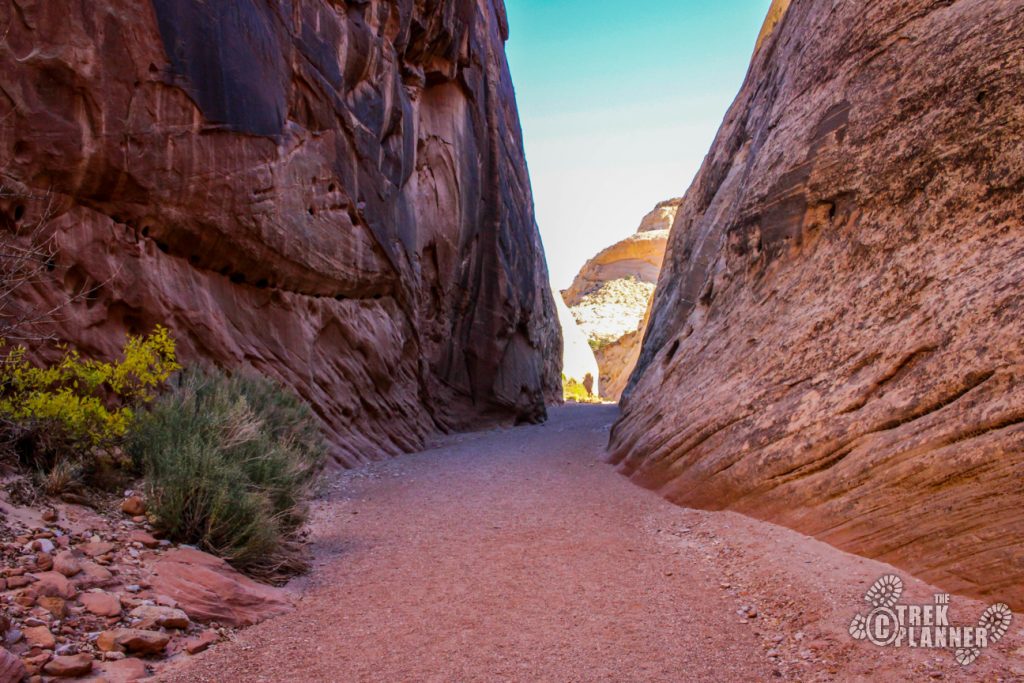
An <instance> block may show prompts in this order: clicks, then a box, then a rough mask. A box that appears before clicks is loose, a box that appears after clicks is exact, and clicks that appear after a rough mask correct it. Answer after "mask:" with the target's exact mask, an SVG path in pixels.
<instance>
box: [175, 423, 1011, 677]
mask: <svg viewBox="0 0 1024 683" xmlns="http://www.w3.org/2000/svg"><path fill="white" fill-rule="evenodd" d="M616 411H617V409H616V408H615V407H613V406H596V407H595V406H571V407H565V408H558V409H555V410H553V411H552V418H551V420H550V421H549V422H548V423H547V424H546V425H541V426H535V427H520V428H516V429H504V430H495V431H491V432H482V433H477V434H469V435H459V436H455V437H451V438H448V439H446V440H445V441H444V442H443V443H442V444H440V445H439V446H438V447H437V448H434V449H433V450H430V451H427V452H424V453H421V454H417V455H411V456H404V457H401V458H397V459H394V460H391V461H388V462H384V463H379V464H376V465H373V466H370V467H367V468H364V469H361V470H356V471H350V472H343V473H339V474H338V475H336V476H335V477H334V479H333V480H332V482H331V484H330V492H329V494H328V495H326V496H325V498H324V499H322V500H321V501H318V503H317V506H316V511H315V515H314V520H315V521H314V525H313V535H312V538H313V541H314V543H315V549H316V550H315V552H316V556H317V562H316V567H315V569H314V571H313V572H312V573H311V574H310V575H309V576H308V577H305V578H303V579H301V580H299V581H296V582H294V583H293V585H292V589H293V590H294V591H295V592H296V596H297V608H296V610H295V611H294V612H292V613H290V614H288V615H285V616H283V617H279V618H276V619H272V620H270V621H268V622H265V623H263V624H260V625H259V626H256V627H254V628H251V629H248V630H246V631H243V632H241V633H240V634H239V635H238V637H237V638H236V640H235V641H234V642H231V643H225V644H223V645H220V646H218V647H215V648H214V649H212V650H211V651H209V652H207V653H204V654H202V655H199V656H197V657H194V658H191V659H181V660H178V661H177V662H173V663H171V665H170V666H169V667H168V668H167V669H166V670H165V671H164V672H163V675H162V679H163V680H167V681H346V682H347V681H478V680H479V681H484V680H515V681H584V680H586V681H591V680H601V681H639V680H657V681H697V680H707V681H732V680H741V681H749V680H757V681H760V680H844V681H845V680H892V679H895V678H897V677H898V678H900V679H907V680H928V679H941V678H945V679H947V680H963V679H975V678H977V679H984V680H1000V679H1002V680H1024V657H1022V655H1024V649H1022V645H1024V637H1022V635H1024V634H1022V631H1021V626H1022V623H1021V622H1020V621H1018V622H1017V623H1015V624H1014V626H1013V629H1012V632H1011V634H1010V635H1009V636H1008V637H1007V638H1005V639H1004V640H1003V641H1002V642H1000V643H999V645H998V646H996V647H995V648H990V649H989V650H987V651H986V652H984V653H983V654H982V656H981V658H980V659H979V661H978V662H977V663H976V664H975V665H974V666H972V667H971V668H970V669H969V670H968V669H963V668H962V667H960V666H959V665H958V664H956V663H955V662H954V661H953V656H952V654H951V653H950V652H948V651H934V650H932V651H921V650H914V651H910V650H907V649H901V650H892V649H888V650H882V649H879V648H875V647H873V646H871V645H867V644H865V643H863V642H855V641H853V640H852V639H851V638H850V636H849V635H848V634H847V633H846V629H847V626H848V624H849V622H850V619H851V618H852V616H853V615H854V614H855V613H857V612H858V611H861V606H862V605H863V604H864V603H863V602H862V596H863V594H864V592H865V590H866V589H867V587H868V586H870V584H871V583H872V582H873V581H874V580H875V579H877V578H878V577H879V576H881V575H882V574H883V573H886V572H889V571H893V570H892V569H891V568H890V567H888V566H886V565H882V564H880V563H876V562H872V561H869V560H864V559H862V558H858V557H854V556H850V555H847V554H845V553H841V552H839V551H837V550H835V549H833V548H831V547H829V546H826V545H824V544H821V543H818V542H816V541H814V540H812V539H808V538H806V537H804V536H800V535H799V534H795V533H793V532H791V531H788V530H785V529H781V528H779V527H775V526H773V525H770V524H765V523H763V522H757V521H754V520H751V519H748V518H745V517H741V516H739V515H735V514H732V513H708V512H698V511H693V510H686V509H683V508H678V507H675V506H672V505H670V504H668V503H666V502H665V501H663V500H662V499H660V498H659V497H658V496H657V495H655V494H654V493H651V492H649V491H645V490H642V489H640V488H637V487H636V486H634V485H633V484H631V483H630V482H629V481H627V480H626V479H625V478H623V477H621V476H619V475H618V474H616V473H615V471H614V470H613V469H612V468H611V467H610V466H608V465H606V464H604V463H603V462H602V458H603V457H604V445H605V443H606V441H607V436H608V428H609V426H610V424H611V422H612V421H613V420H614V419H615V416H616ZM903 576H904V579H906V580H907V583H908V593H909V596H910V597H909V598H908V599H905V601H909V600H913V599H920V600H922V601H924V602H931V597H930V596H931V592H932V591H933V589H931V588H929V587H928V586H926V585H924V584H922V583H920V582H917V581H915V580H913V579H911V577H908V576H906V574H903ZM983 608H984V606H983V605H979V604H978V603H974V602H972V601H969V600H966V599H961V598H956V597H954V604H953V605H952V606H951V608H950V616H951V618H952V620H954V621H960V622H963V623H965V624H966V623H973V622H975V621H976V619H977V617H978V615H979V614H980V613H981V610H982V609H983ZM958 615H959V616H958Z"/></svg>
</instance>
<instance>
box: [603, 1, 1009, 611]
mask: <svg viewBox="0 0 1024 683" xmlns="http://www.w3.org/2000/svg"><path fill="white" fill-rule="evenodd" d="M1022 340H1024V4H1022V3H1019V2H997V1H994V0H961V1H959V2H950V1H949V0H910V1H900V2H897V1H896V0H870V1H869V0H856V1H851V2H839V3H836V2H832V1H831V0H806V1H802V2H793V3H792V4H790V3H788V2H776V3H774V5H773V10H772V16H770V17H769V22H768V24H766V29H765V31H764V32H763V33H762V37H761V38H760V42H759V47H758V49H757V51H756V53H755V55H754V58H753V63H752V65H751V67H750V71H749V73H748V75H747V78H746V82H745V83H744V85H743V87H742V90H741V91H740V94H739V96H738V98H737V99H736V101H735V103H734V104H733V106H732V108H731V109H730V110H729V112H728V114H727V115H726V118H725V121H724V124H723V126H722V128H721V130H720V131H719V133H718V136H717V138H716V140H715V142H714V145H713V147H712V149H711V151H710V153H709V155H708V157H707V159H706V160H705V163H704V166H703V168H702V170H701V171H700V173H699V175H698V176H697V178H696V180H695V182H694V184H693V185H692V186H691V187H690V189H689V191H688V192H687V194H686V197H685V201H684V203H683V205H682V207H681V208H680V210H679V214H678V216H677V217H676V219H675V224H674V227H673V229H672V234H671V237H670V239H669V244H668V252H667V255H666V259H665V265H664V268H663V270H662V273H661V277H660V280H659V282H658V288H657V292H656V294H655V298H654V303H653V306H652V310H651V314H650V323H649V326H648V329H647V333H646V338H645V340H644V344H643V349H642V352H641V354H640V358H639V361H638V366H637V370H636V372H635V373H634V375H633V378H632V384H631V387H630V389H628V390H627V398H626V399H625V400H624V402H623V413H622V417H621V419H620V421H619V422H618V423H617V424H616V426H615V428H614V430H613V433H612V438H611V448H612V451H613V459H614V461H615V462H617V463H619V464H620V467H621V468H622V470H623V471H624V472H625V473H627V474H628V475H630V476H631V477H632V478H633V479H634V480H635V481H637V482H639V483H641V484H643V485H645V486H648V487H651V488H653V489H656V490H658V491H660V492H661V493H662V494H664V495H665V496H667V497H668V498H669V499H671V500H673V501H675V502H677V503H680V504H683V505H689V506H695V507H701V508H707V509H731V510H736V511H739V512H743V513H746V514H749V515H752V516H754V517H758V518H761V519H767V520H771V521H774V522H778V523H781V524H784V525H786V526H789V527H791V528H794V529H797V530H799V531H802V532H806V533H808V534H812V535H814V536H816V537H818V538H820V539H823V540H825V541H827V542H829V543H831V544H833V545H836V546H838V547H840V548H843V549H845V550H848V551H852V552H855V553H859V554H862V555H866V556H869V557H873V558H878V559H881V560H883V561H886V562H890V563H892V564H894V565H896V566H898V567H901V568H903V569H906V570H908V571H911V572H913V573H914V574H916V575H917V576H919V577H921V578H923V579H925V580H928V581H931V582H934V583H936V584H938V585H939V586H942V587H944V588H946V589H948V590H951V591H955V592H962V593H966V594H969V595H975V596H979V597H985V598H990V599H993V600H1003V601H1009V602H1010V603H1011V605H1013V606H1015V607H1017V608H1024V544H1022V543H1021V542H1020V539H1021V534H1022V533H1024V487H1022V486H1021V482H1022V481H1024V341H1022Z"/></svg>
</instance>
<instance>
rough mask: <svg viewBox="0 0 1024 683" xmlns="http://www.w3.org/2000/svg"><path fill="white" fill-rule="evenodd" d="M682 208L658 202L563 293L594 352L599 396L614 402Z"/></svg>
mask: <svg viewBox="0 0 1024 683" xmlns="http://www.w3.org/2000/svg"><path fill="white" fill-rule="evenodd" d="M681 204H682V200H681V199H669V200H666V201H663V202H660V203H658V205H657V206H655V207H654V209H652V210H651V211H650V212H649V213H648V214H647V215H646V216H644V217H643V219H642V220H641V221H640V227H639V228H637V230H636V232H635V233H633V234H632V235H630V236H629V237H627V238H625V239H623V240H620V241H618V242H616V243H615V244H613V245H611V246H610V247H607V248H606V249H603V250H601V252H600V253H599V254H597V255H596V256H594V257H593V258H592V259H590V260H589V261H587V262H586V263H585V264H584V266H583V268H581V269H580V272H579V273H578V274H577V275H576V278H575V279H574V280H573V282H572V285H571V286H570V287H569V288H568V289H566V290H565V291H564V292H562V298H563V300H564V301H565V303H566V305H568V306H570V307H571V309H572V314H573V317H574V318H575V320H576V322H577V323H578V324H579V326H580V329H582V330H583V332H584V333H585V334H586V336H587V338H588V339H589V340H590V344H591V345H592V346H593V348H594V349H595V356H596V358H597V364H598V366H599V367H600V387H601V397H602V398H605V399H609V400H612V401H618V400H619V397H620V396H621V395H622V391H623V389H624V388H625V386H626V383H627V381H628V380H629V377H630V374H631V373H632V372H633V368H634V367H635V365H636V361H637V358H638V357H639V355H640V342H641V340H642V339H643V329H644V327H645V325H646V321H647V318H646V313H647V310H648V308H649V307H650V302H651V297H652V296H653V294H654V284H655V283H656V282H657V281H658V275H659V273H660V272H661V265H662V261H663V260H664V258H665V247H666V245H667V243H668V234H669V228H671V227H672V223H673V221H674V220H675V217H676V213H677V211H678V210H679V206H680V205H681Z"/></svg>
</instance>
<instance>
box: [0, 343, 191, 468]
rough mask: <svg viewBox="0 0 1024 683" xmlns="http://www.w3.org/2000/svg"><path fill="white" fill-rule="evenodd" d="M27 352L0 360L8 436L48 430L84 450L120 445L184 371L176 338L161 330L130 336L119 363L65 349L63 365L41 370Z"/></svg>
mask: <svg viewBox="0 0 1024 683" xmlns="http://www.w3.org/2000/svg"><path fill="white" fill-rule="evenodd" d="M27 353H28V352H27V350H26V349H25V348H24V347H21V346H19V347H16V348H14V349H12V350H11V351H10V352H9V353H8V354H7V357H6V358H5V359H4V360H3V361H0V417H2V418H3V420H4V421H5V422H6V424H7V431H8V432H11V431H13V432H17V433H26V432H30V431H37V432H38V431H39V430H45V432H46V436H47V438H46V441H47V443H50V444H54V443H60V444H62V446H63V447H69V448H76V449H82V450H89V449H92V448H97V447H99V448H102V447H108V446H111V445H113V444H115V443H117V441H119V440H120V439H121V438H123V437H124V436H125V435H126V434H127V432H128V430H129V428H130V426H131V424H132V422H133V420H134V419H135V410H136V409H137V408H138V407H139V406H140V405H143V404H145V403H149V402H150V401H152V400H153V398H155V396H156V394H157V391H158V389H159V388H160V387H161V385H163V384H164V382H166V381H167V378H168V377H170V376H171V374H172V373H174V372H175V371H177V370H179V369H181V366H180V365H179V364H178V362H177V358H176V355H175V344H174V339H173V338H171V335H170V333H169V332H168V331H167V329H166V328H164V327H160V326H157V328H156V329H155V330H154V331H153V332H152V333H151V334H150V335H148V336H146V337H141V336H138V337H129V338H128V340H127V342H126V344H125V347H124V353H123V358H122V359H121V360H120V361H116V362H113V363H106V362H103V361H97V360H88V359H83V358H82V357H81V355H80V354H79V353H78V352H77V351H75V350H72V349H69V348H67V347H65V348H64V357H63V358H62V359H61V360H60V362H58V363H55V364H53V365H49V366H45V367H40V366H37V365H35V364H33V363H32V362H31V361H29V360H28V358H27ZM47 455H48V456H49V458H52V457H53V455H54V454H47ZM51 464H52V463H51Z"/></svg>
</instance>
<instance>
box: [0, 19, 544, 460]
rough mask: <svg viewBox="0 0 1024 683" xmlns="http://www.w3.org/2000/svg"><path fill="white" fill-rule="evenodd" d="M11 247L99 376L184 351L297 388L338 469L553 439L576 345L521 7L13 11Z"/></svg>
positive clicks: (6, 107) (2, 152)
mask: <svg viewBox="0 0 1024 683" xmlns="http://www.w3.org/2000/svg"><path fill="white" fill-rule="evenodd" d="M0 26H3V27H4V28H3V30H4V39H3V41H2V43H0V178H2V182H3V185H4V188H5V193H4V197H3V198H2V201H0V228H2V229H4V230H6V231H8V232H19V231H20V232H27V231H29V229H30V226H33V225H35V224H37V223H38V222H39V221H40V219H42V218H47V219H48V220H46V223H47V225H48V229H49V230H50V231H51V232H52V234H53V239H54V241H55V245H56V249H57V252H56V254H55V257H54V259H53V260H52V262H51V263H50V264H49V265H50V269H51V273H50V277H48V278H47V280H46V282H45V283H42V284H40V285H38V286H34V287H32V288H31V289H30V290H25V291H22V292H20V293H19V295H18V296H17V297H16V301H15V302H14V303H15V305H16V306H18V307H20V309H24V310H34V311H44V310H49V309H50V308H52V307H58V306H60V305H61V304H62V302H64V301H66V300H67V299H69V298H70V299H72V303H71V304H70V305H66V306H64V307H63V308H62V309H61V310H60V311H59V312H58V313H57V315H56V321H55V327H54V331H55V332H56V334H57V335H58V336H59V337H60V338H62V339H66V340H68V341H70V342H72V343H73V344H74V345H75V346H77V347H79V348H80V349H81V350H82V351H83V353H84V354H87V355H90V356H101V357H109V356H113V355H116V353H117V352H118V350H119V349H120V347H121V345H122V344H123V341H124V335H125V334H126V333H144V332H147V331H149V330H150V329H152V327H153V326H154V325H156V324H158V323H159V324H164V325H167V326H169V327H170V328H171V329H172V331H173V333H174V335H175V336H176V338H177V339H178V342H179V348H180V351H181V352H182V355H183V357H184V359H185V360H186V361H189V362H193V361H207V362H213V363H216V364H219V365H222V366H226V367H250V368H254V369H256V370H258V371H260V372H263V373H265V374H267V375H270V376H272V377H275V378H277V379H278V380H280V381H282V382H283V383H285V384H286V385H288V386H289V387H291V388H292V389H293V390H295V391H296V392H297V393H298V394H299V395H301V396H302V397H303V398H304V399H306V400H307V401H309V402H310V403H311V404H312V405H313V406H314V407H315V408H316V410H317V411H318V412H319V414H320V416H321V417H322V418H323V421H324V424H325V426H326V428H327V431H328V434H329V437H330V440H331V442H332V444H333V446H334V454H335V457H336V460H337V461H338V462H340V463H342V464H346V465H352V464H355V463H358V462H361V461H365V460H368V459H373V458H377V457H381V456H383V455H385V454H394V453H398V452H401V451H407V450H413V449H416V448H418V447H419V446H421V445H422V444H423V441H424V438H425V437H426V436H428V435H430V434H432V433H435V432H436V431H438V430H446V429H457V428H462V427H468V426H476V425H480V424H486V423H489V422H509V423H511V422H532V421H538V420H542V419H544V417H545V414H546V413H545V400H546V399H548V400H558V399H559V398H560V382H559V367H558V363H559V360H558V359H559V357H560V351H561V340H560V337H559V332H558V326H557V321H556V317H555V309H554V302H553V300H552V296H551V291H550V289H549V287H548V284H547V282H548V277H547V267H546V264H545V261H544V254H543V250H542V246H541V243H540V239H539V235H538V232H537V229H536V224H535V220H534V214H533V201H532V195H531V190H530V182H529V177H528V175H527V169H526V163H525V160H524V155H523V146H522V137H521V133H520V128H519V121H518V115H517V111H516V104H515V96H514V93H513V89H512V84H511V79H510V76H509V72H508V67H507V64H506V61H505V55H504V41H505V40H506V39H507V37H508V25H507V19H506V16H505V10H504V5H503V3H502V0H426V1H419V0H417V1H415V2H414V1H413V0H359V1H352V2H337V1H333V0H332V1H329V0H288V1H285V2H278V1H277V0H239V1H238V2H225V3H221V2H204V1H203V0H145V1H138V0H110V1H109V2H92V1H90V0H70V1H68V2H31V1H28V0H12V1H11V2H8V3H5V4H4V6H3V7H2V8H0Z"/></svg>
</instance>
